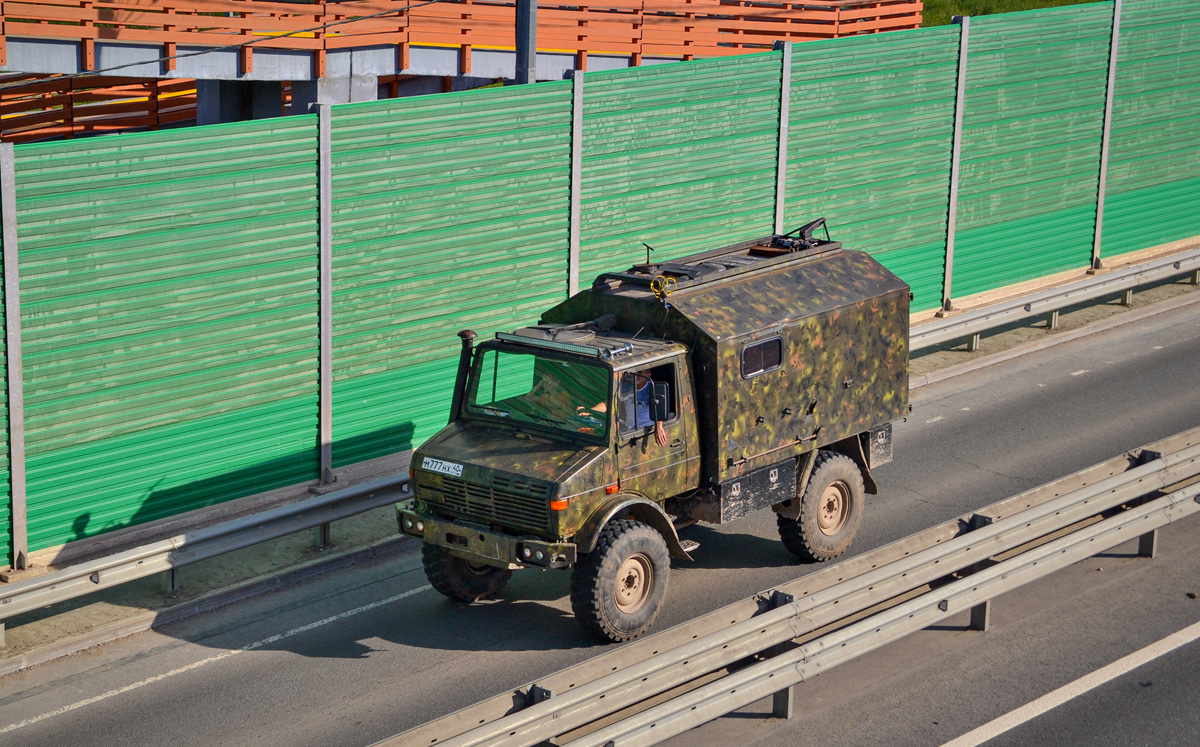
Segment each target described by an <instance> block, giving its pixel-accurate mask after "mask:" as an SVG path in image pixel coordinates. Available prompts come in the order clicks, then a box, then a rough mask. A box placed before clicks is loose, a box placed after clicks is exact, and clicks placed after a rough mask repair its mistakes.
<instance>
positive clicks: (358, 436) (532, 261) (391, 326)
mask: <svg viewBox="0 0 1200 747" xmlns="http://www.w3.org/2000/svg"><path fill="white" fill-rule="evenodd" d="M333 111H334V117H333V196H334V200H333V246H334V250H333V301H334V303H333V324H334V335H333V345H334V353H333V363H334V369H333V373H334V389H333V408H334V461H335V463H336V464H338V465H344V464H348V463H352V462H357V461H361V460H364V459H369V458H372V457H376V456H381V455H384V454H391V453H394V452H397V451H403V450H404V449H408V448H411V447H413V446H414V445H416V444H418V443H420V442H421V441H423V440H424V439H425V438H427V437H428V436H430V435H432V434H433V433H434V432H435V431H436V430H437V429H438V428H440V427H441V426H443V425H445V424H446V418H447V415H448V413H449V410H450V396H451V390H452V389H453V384H454V374H455V364H456V361H457V352H458V349H459V340H458V338H457V337H455V332H457V331H458V330H460V329H463V328H464V327H470V328H471V329H474V330H475V331H476V332H477V333H479V334H481V335H488V334H490V333H491V332H493V331H494V330H496V329H500V328H507V327H512V326H514V325H516V324H520V323H523V322H535V321H537V318H538V314H539V312H541V311H542V310H543V309H545V308H547V307H549V306H550V305H552V304H553V303H554V302H556V301H559V300H561V299H563V298H565V296H566V291H567V248H568V219H569V218H568V216H569V207H570V176H571V175H570V164H571V158H570V152H571V83H570V82H569V81H563V82H555V83H541V84H538V85H536V86H514V87H507V88H491V89H484V90H476V91H464V92H459V93H449V94H441V95H435V96H421V97H418V98H408V99H401V100H396V101H386V102H375V103H366V104H352V105H348V106H340V107H337V108H335V109H334V110H333Z"/></svg>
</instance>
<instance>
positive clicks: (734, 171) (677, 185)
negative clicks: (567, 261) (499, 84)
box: [579, 52, 782, 286]
mask: <svg viewBox="0 0 1200 747" xmlns="http://www.w3.org/2000/svg"><path fill="white" fill-rule="evenodd" d="M780 55H781V53H780V52H768V53H766V54H759V55H746V56H742V57H734V58H728V59H722V60H706V61H703V62H689V63H682V64H674V65H655V66H650V67H642V68H630V69H626V70H614V71H611V72H601V73H588V74H587V75H586V76H585V82H584V89H583V90H584V95H583V112H584V115H583V204H582V231H581V237H580V246H581V248H580V273H579V278H580V283H581V284H582V285H584V286H586V285H587V284H588V283H589V282H591V280H592V279H593V278H594V277H596V275H598V274H600V273H601V272H603V271H605V270H623V269H626V268H627V267H629V266H630V265H631V264H633V263H635V262H643V261H645V259H646V254H645V251H646V250H645V247H643V246H642V242H646V243H648V244H650V245H651V246H653V247H655V249H656V250H657V252H656V253H655V254H654V255H653V257H652V259H654V260H656V261H657V260H667V259H672V258H675V257H679V256H682V255H685V254H689V253H691V252H695V251H699V250H701V249H712V248H715V247H718V246H722V245H724V244H730V243H733V242H735V241H740V240H744V239H752V238H756V237H759V236H765V235H768V234H770V233H771V229H772V225H773V224H774V215H775V214H774V210H775V161H776V158H777V153H778V145H779V83H780V75H781V72H782V71H781V68H780V63H781V57H780Z"/></svg>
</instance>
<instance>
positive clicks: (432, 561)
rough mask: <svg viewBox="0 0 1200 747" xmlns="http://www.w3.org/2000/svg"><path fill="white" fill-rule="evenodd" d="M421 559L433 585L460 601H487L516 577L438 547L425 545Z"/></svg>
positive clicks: (508, 571)
mask: <svg viewBox="0 0 1200 747" xmlns="http://www.w3.org/2000/svg"><path fill="white" fill-rule="evenodd" d="M421 560H422V561H423V563H424V565H425V576H426V577H427V578H428V579H429V585H430V586H432V587H433V588H435V589H437V590H438V591H439V592H441V593H442V594H445V595H446V596H448V597H450V598H451V599H455V600H457V601H459V602H477V601H479V600H480V599H487V598H488V597H491V596H493V595H494V594H495V593H496V592H498V591H500V590H501V589H503V588H504V585H505V584H507V583H508V580H509V579H510V578H512V571H510V570H508V569H505V568H497V567H495V566H492V565H487V564H486V563H472V562H470V561H467V560H463V559H462V558H457V557H455V556H453V555H451V554H450V553H449V552H448V551H446V549H445V548H441V547H437V546H436V545H425V546H424V547H423V548H422V549H421Z"/></svg>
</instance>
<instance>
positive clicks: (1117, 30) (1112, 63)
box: [1092, 0, 1121, 270]
mask: <svg viewBox="0 0 1200 747" xmlns="http://www.w3.org/2000/svg"><path fill="white" fill-rule="evenodd" d="M1120 39H1121V0H1116V2H1115V3H1114V4H1113V22H1112V40H1111V41H1110V42H1109V47H1108V86H1107V87H1106V88H1105V90H1104V130H1103V131H1102V133H1101V135H1100V181H1099V185H1098V188H1097V191H1096V226H1095V230H1094V233H1093V234H1092V269H1093V270H1099V269H1100V243H1101V238H1102V236H1103V233H1104V195H1105V192H1106V190H1107V188H1108V146H1109V141H1110V135H1111V132H1112V110H1113V93H1114V91H1115V90H1116V87H1117V48H1118V43H1119V41H1120Z"/></svg>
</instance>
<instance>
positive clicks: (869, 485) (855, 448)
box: [797, 433, 879, 495]
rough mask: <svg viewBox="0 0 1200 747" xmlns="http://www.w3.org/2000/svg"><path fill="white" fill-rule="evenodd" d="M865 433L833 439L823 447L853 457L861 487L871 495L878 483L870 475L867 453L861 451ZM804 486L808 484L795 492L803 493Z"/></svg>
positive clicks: (876, 490) (876, 492) (875, 492)
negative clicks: (860, 477)
mask: <svg viewBox="0 0 1200 747" xmlns="http://www.w3.org/2000/svg"><path fill="white" fill-rule="evenodd" d="M866 435H869V434H866V433H859V434H857V435H854V436H849V437H847V438H843V439H842V440H841V441H835V442H834V443H831V444H829V445H828V446H826V447H824V448H826V449H828V450H829V451H836V452H837V453H839V454H845V455H846V456H848V457H850V458H851V459H853V460H854V463H855V464H857V465H858V469H859V471H860V472H862V476H863V488H864V489H866V491H867V492H868V493H870V494H871V495H876V494H878V493H879V485H877V484H876V483H875V478H874V477H872V476H871V468H870V466H869V465H868V464H867V455H866V454H865V453H864V452H863V436H866ZM806 482H807V481H806ZM806 487H808V485H804V486H802V487H800V489H799V490H798V491H797V492H798V493H800V494H803V493H804V488H806Z"/></svg>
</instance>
